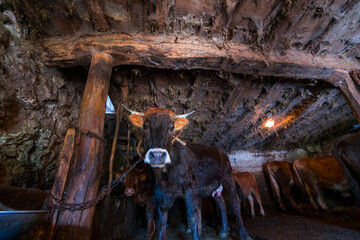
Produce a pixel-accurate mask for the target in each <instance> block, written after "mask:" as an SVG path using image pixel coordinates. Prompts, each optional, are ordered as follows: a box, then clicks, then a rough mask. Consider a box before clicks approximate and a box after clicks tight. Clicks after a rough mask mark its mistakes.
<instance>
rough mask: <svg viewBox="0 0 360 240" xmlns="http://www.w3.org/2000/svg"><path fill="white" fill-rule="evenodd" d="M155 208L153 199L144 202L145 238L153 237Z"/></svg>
mask: <svg viewBox="0 0 360 240" xmlns="http://www.w3.org/2000/svg"><path fill="white" fill-rule="evenodd" d="M155 209H156V203H155V201H153V200H150V201H147V203H146V220H147V231H146V240H150V239H153V237H154V236H155V222H154V214H155Z"/></svg>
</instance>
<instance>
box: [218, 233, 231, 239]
mask: <svg viewBox="0 0 360 240" xmlns="http://www.w3.org/2000/svg"><path fill="white" fill-rule="evenodd" d="M228 236H229V232H228V231H220V233H219V237H220V238H221V239H224V238H227V237H228Z"/></svg>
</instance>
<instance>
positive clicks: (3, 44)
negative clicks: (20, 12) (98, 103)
mask: <svg viewBox="0 0 360 240" xmlns="http://www.w3.org/2000/svg"><path fill="white" fill-rule="evenodd" d="M8 21H10V20H8ZM14 25H17V22H15V21H14V22H6V24H3V23H1V22H0V32H1V33H0V36H1V38H0V56H1V57H0V167H1V169H2V170H3V173H4V174H3V176H2V177H3V179H4V180H3V182H5V183H7V184H11V185H14V186H22V187H37V188H49V187H51V181H52V179H53V178H54V175H55V171H56V166H57V157H58V153H59V149H60V147H61V145H62V140H63V137H64V136H65V132H66V130H67V129H68V128H69V127H70V126H76V120H77V117H78V109H79V106H80V100H81V92H82V89H83V82H81V81H77V82H76V81H71V80H69V79H68V77H64V76H63V74H62V73H61V72H60V71H59V70H56V69H51V68H48V67H46V66H45V65H44V64H43V63H42V61H41V60H40V58H39V56H38V53H37V52H36V51H35V50H34V49H33V47H32V45H31V43H29V42H28V41H27V40H25V39H24V38H22V37H21V32H22V30H19V31H20V34H19V35H17V34H15V32H14V31H13V29H14V27H13V26H14ZM5 173H6V177H5V176H4V175H5Z"/></svg>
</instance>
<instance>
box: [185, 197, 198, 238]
mask: <svg viewBox="0 0 360 240" xmlns="http://www.w3.org/2000/svg"><path fill="white" fill-rule="evenodd" d="M185 204H186V209H187V219H188V225H189V226H190V227H191V231H192V233H193V240H199V239H200V234H199V228H198V224H199V220H198V218H199V204H198V197H197V196H196V195H195V194H194V193H193V191H187V192H186V193H185ZM200 217H201V216H200Z"/></svg>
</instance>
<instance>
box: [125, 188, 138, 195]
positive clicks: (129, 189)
mask: <svg viewBox="0 0 360 240" xmlns="http://www.w3.org/2000/svg"><path fill="white" fill-rule="evenodd" d="M124 193H125V195H126V196H127V197H131V196H133V195H134V193H135V191H134V188H132V187H128V188H126V189H125V191H124Z"/></svg>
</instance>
